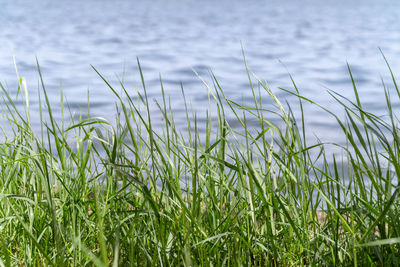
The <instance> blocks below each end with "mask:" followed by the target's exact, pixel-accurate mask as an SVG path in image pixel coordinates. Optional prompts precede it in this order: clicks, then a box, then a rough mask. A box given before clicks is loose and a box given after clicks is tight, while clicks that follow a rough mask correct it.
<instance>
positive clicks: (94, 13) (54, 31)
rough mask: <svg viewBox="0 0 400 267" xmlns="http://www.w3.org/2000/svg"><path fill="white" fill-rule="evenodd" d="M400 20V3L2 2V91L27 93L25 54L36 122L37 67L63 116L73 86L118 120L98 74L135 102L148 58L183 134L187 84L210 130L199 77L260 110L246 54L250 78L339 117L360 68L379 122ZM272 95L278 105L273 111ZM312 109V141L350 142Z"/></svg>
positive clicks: (156, 91)
mask: <svg viewBox="0 0 400 267" xmlns="http://www.w3.org/2000/svg"><path fill="white" fill-rule="evenodd" d="M399 16H400V2H398V1H394V0H383V1H374V0H363V1H359V0H352V1H344V0H339V1H336V0H335V1H333V0H326V1H316V0H315V1H313V0H309V1H308V0H285V1H270V0H253V1H251V0H248V1H235V0H229V1H228V0H218V1H217V0H196V1H194V0H154V1H145V0H142V1H140V0H133V1H123V0H114V1H111V0H87V1H76V0H70V1H51V0H36V1H25V0H14V1H6V0H0V43H1V46H0V81H1V83H2V84H3V86H4V87H6V89H7V90H8V91H9V92H11V94H12V95H15V94H16V92H17V84H18V80H17V78H16V77H17V76H16V74H15V68H14V63H13V55H15V58H16V63H17V67H18V71H19V74H20V76H23V77H25V78H26V79H27V84H28V89H29V93H30V99H31V106H32V111H31V112H32V116H33V117H34V116H35V114H36V115H37V112H38V110H39V107H38V100H37V99H38V98H37V88H38V82H39V76H38V72H37V67H36V59H35V58H36V57H37V59H38V61H39V63H40V66H41V70H42V72H43V77H44V81H45V86H46V88H47V90H48V94H49V96H50V99H51V101H52V103H53V104H54V106H55V115H56V117H57V118H61V117H60V116H61V115H60V112H59V111H57V107H59V101H60V86H61V85H62V87H63V91H64V93H65V96H66V99H65V100H66V101H67V102H68V103H69V105H70V107H71V110H72V111H73V112H76V113H80V112H86V110H87V97H88V96H89V97H90V103H91V104H90V110H91V111H90V112H91V115H93V116H103V117H106V118H107V119H112V118H113V116H114V115H115V102H116V99H115V98H113V97H112V94H111V92H110V90H109V89H107V86H106V85H105V84H104V82H103V81H102V80H101V79H100V78H99V77H98V75H97V74H96V73H95V71H94V70H93V69H92V68H91V66H90V65H93V66H94V67H95V68H97V69H98V71H99V72H100V73H102V75H104V76H105V77H106V78H107V79H108V80H109V81H110V82H111V84H113V85H115V87H116V88H117V89H118V90H119V88H120V86H119V80H122V79H123V80H124V83H125V86H126V88H127V89H128V90H129V92H131V93H132V95H135V90H136V89H135V88H137V87H139V88H140V75H139V73H138V68H137V62H136V57H138V58H139V60H140V63H141V66H142V70H143V73H144V78H145V81H146V86H147V89H148V94H149V97H150V98H151V99H155V100H160V92H161V91H160V82H159V80H160V74H161V76H162V79H163V83H164V88H165V91H166V94H167V96H169V97H170V99H171V105H172V108H173V110H174V111H175V119H176V123H177V126H178V127H179V128H181V129H184V128H186V118H185V113H184V105H183V98H182V95H181V85H180V84H181V83H182V85H183V88H184V90H185V94H186V97H187V99H188V100H189V101H190V102H191V103H192V106H193V109H194V111H195V112H196V113H197V117H198V118H199V120H200V122H201V121H202V120H204V118H205V111H206V109H207V106H208V98H207V91H206V89H205V86H204V85H203V84H202V82H201V81H200V79H199V78H198V77H196V75H195V74H194V72H193V70H195V71H196V72H198V73H199V74H200V75H201V76H203V77H204V79H205V80H206V81H210V77H209V76H210V72H211V71H212V72H213V73H214V74H215V75H216V77H217V78H218V80H219V83H220V85H221V87H222V88H223V89H224V90H225V93H226V94H227V95H228V96H229V97H230V98H231V99H232V100H235V101H238V102H240V103H243V104H245V105H251V103H252V94H251V90H250V86H249V81H248V78H247V74H246V69H245V65H244V60H243V56H242V48H241V45H243V48H244V52H245V55H246V59H247V63H248V66H249V68H250V70H251V71H252V72H254V73H255V74H256V75H257V76H258V77H259V78H261V79H263V80H264V79H265V80H266V81H267V82H268V84H269V85H270V87H271V88H272V89H273V91H274V92H275V93H276V94H277V95H278V96H280V97H282V99H287V100H288V101H289V103H291V105H293V106H295V105H296V102H293V103H292V101H294V100H295V99H294V97H292V96H290V95H288V94H287V93H284V92H283V91H281V90H279V89H278V88H279V87H283V88H286V89H290V90H292V89H293V85H292V84H291V80H290V77H289V73H290V74H291V75H293V77H294V80H295V82H296V84H297V86H298V88H299V90H300V92H301V93H302V94H303V95H305V96H307V97H310V98H311V99H313V100H315V101H317V102H318V103H320V104H322V105H325V106H327V107H329V108H330V109H332V110H333V111H334V112H336V113H338V114H340V113H341V112H342V111H341V108H340V107H338V105H335V104H334V101H333V99H332V97H331V96H329V94H328V93H327V90H333V91H336V92H338V93H340V94H342V95H344V96H346V97H350V98H351V99H354V98H353V96H352V95H353V92H352V85H351V80H350V78H349V74H348V71H347V66H346V64H347V62H348V63H349V64H350V67H351V69H352V72H353V75H354V77H355V81H356V83H357V86H358V89H359V90H360V94H361V99H362V101H363V102H364V103H365V105H366V107H367V109H369V110H370V111H372V112H375V113H376V114H378V115H379V114H382V113H384V110H383V108H384V107H385V106H386V104H385V102H384V93H383V86H382V79H383V80H384V81H385V82H387V83H388V87H389V88H392V87H393V86H392V83H391V82H390V73H389V71H388V69H387V67H386V66H385V62H384V59H383V57H382V55H381V53H380V51H379V48H380V49H382V51H383V53H384V54H385V56H386V57H387V58H388V60H389V62H390V64H391V67H392V69H393V70H394V73H395V75H396V74H397V73H398V72H399V71H400V62H399V60H398V59H399V56H400V17H399ZM210 83H211V85H212V82H211V81H210ZM264 95H265V100H264V103H265V105H266V107H267V105H268V104H272V101H270V100H269V99H268V97H267V95H266V93H265V94H264ZM394 102H395V105H394V107H395V109H397V108H399V107H400V106H399V104H398V101H396V100H395V101H394ZM19 104H20V105H22V102H20V103H19ZM151 110H152V113H154V116H153V118H154V122H155V126H156V127H162V126H161V125H162V123H163V122H162V120H161V115H160V114H159V112H157V108H156V105H155V104H154V102H153V101H152V106H151ZM294 110H296V108H294ZM305 111H306V120H307V127H308V130H309V132H310V133H311V134H312V135H313V134H315V135H317V136H319V137H321V138H322V139H323V140H330V141H334V142H341V135H342V134H341V133H340V134H339V133H337V131H334V130H332V129H334V127H336V124H335V122H334V120H333V119H332V118H331V117H330V116H329V115H328V114H326V113H324V112H321V111H320V110H319V109H317V108H315V107H313V106H312V105H309V104H307V105H306V107H305ZM227 115H228V122H229V121H231V123H232V124H234V120H233V116H232V114H229V113H228V114H227ZM271 120H273V118H271ZM34 127H37V128H38V129H39V127H40V124H39V123H36V124H34ZM200 128H201V125H200Z"/></svg>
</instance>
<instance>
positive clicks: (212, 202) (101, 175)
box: [0, 65, 400, 266]
mask: <svg viewBox="0 0 400 267" xmlns="http://www.w3.org/2000/svg"><path fill="white" fill-rule="evenodd" d="M139 69H140V65H139ZM246 69H247V66H246ZM38 70H39V77H40V80H41V88H40V90H39V99H40V104H39V106H40V107H42V106H43V107H44V108H43V109H41V110H40V118H41V120H42V121H41V125H42V129H41V131H40V133H37V131H34V130H33V129H32V128H31V119H30V113H29V96H28V91H27V90H26V85H25V80H24V79H23V78H19V88H18V92H19V93H20V94H19V95H20V96H18V99H19V98H21V95H22V96H23V97H24V98H23V99H24V101H25V102H24V103H25V104H24V105H23V107H22V108H18V107H17V106H16V104H15V101H16V99H15V98H14V97H12V96H11V95H10V94H9V93H7V91H6V90H5V88H4V87H3V86H1V87H2V89H3V94H2V97H3V120H4V124H5V126H4V128H3V131H4V142H3V143H1V145H0V177H1V179H0V190H1V191H0V242H1V244H0V248H1V249H0V265H1V266H14V265H23V266H31V265H36V266H44V265H54V266H65V265H68V266H85V265H89V266H92V265H95V266H192V265H193V266H210V265H213V266H227V265H229V266H240V265H255V266H291V265H297V266H299V265H300V266H301V265H311V266H314V265H321V266H331V265H349V266H350V265H353V266H365V265H371V266H374V265H379V266H396V265H399V264H400V257H399V256H398V255H400V220H399V218H400V206H399V196H398V195H399V194H398V193H399V187H398V185H399V179H400V162H399V161H400V138H399V128H398V124H399V120H398V117H397V114H396V112H397V110H395V109H394V108H393V106H392V102H391V98H392V95H395V97H400V92H399V88H398V86H397V83H396V81H395V79H394V76H393V74H392V77H393V82H392V86H393V88H394V89H395V90H394V92H390V91H389V89H388V88H387V87H386V85H383V88H384V90H383V92H384V94H385V96H386V100H387V105H386V106H387V110H386V116H385V117H380V116H377V115H374V114H372V113H370V112H368V111H367V110H365V109H364V107H363V105H362V103H361V101H360V97H359V95H358V90H357V87H356V84H355V82H354V79H353V77H352V74H351V70H350V68H349V79H351V81H352V82H353V86H354V88H353V89H354V94H355V101H354V102H352V101H350V100H349V99H345V98H343V97H341V96H339V95H337V94H334V93H332V97H334V98H335V99H336V101H337V102H338V103H339V104H341V105H342V106H343V110H344V111H345V116H344V117H339V116H337V115H335V114H334V113H332V112H330V111H329V110H327V109H326V108H325V107H322V106H320V108H321V110H324V111H325V112H326V115H327V116H333V117H334V118H335V119H336V121H337V129H336V130H337V131H342V132H343V134H344V136H345V138H346V144H347V145H345V146H341V147H340V149H341V151H342V155H343V157H338V156H335V155H332V153H330V152H329V150H328V148H326V145H325V144H323V143H314V144H309V143H308V142H307V141H306V140H307V138H306V134H307V131H306V129H305V123H304V120H305V118H306V117H307V114H305V113H304V112H303V105H304V104H307V105H309V104H313V105H317V106H318V104H317V103H315V102H313V101H312V100H310V99H307V98H305V97H304V96H302V95H300V94H299V91H298V89H297V87H296V84H295V83H294V82H293V90H290V91H289V90H287V89H282V90H285V91H286V92H287V93H290V94H292V95H295V96H297V99H298V105H299V110H300V111H301V112H300V119H296V117H295V116H294V114H293V111H292V110H293V109H291V107H290V106H288V105H286V104H282V102H281V100H280V99H278V98H277V97H276V96H275V95H274V94H273V92H272V91H271V89H270V88H269V87H268V85H267V84H266V83H265V82H263V81H261V80H259V79H258V78H257V77H256V76H255V75H253V74H252V73H251V72H250V71H248V69H247V71H248V75H249V90H251V91H252V93H253V96H254V105H252V106H243V105H241V104H239V103H236V102H234V101H232V100H230V99H229V98H228V97H226V95H225V93H224V91H223V90H222V88H220V85H219V83H218V81H217V79H216V78H215V77H214V76H213V75H212V76H211V78H212V81H213V83H212V86H210V85H208V84H207V83H206V82H204V81H203V82H204V86H205V87H206V88H207V90H208V93H209V105H210V106H209V110H216V114H211V111H209V112H208V113H207V119H206V120H205V122H204V124H202V125H199V122H198V120H197V118H196V114H194V113H193V112H192V111H191V109H190V108H189V107H187V109H186V115H187V131H184V132H183V133H181V132H179V131H178V130H177V127H176V125H175V123H174V117H173V116H174V114H173V112H171V106H170V104H169V101H168V98H167V97H166V95H165V93H164V90H163V86H162V81H161V83H160V84H161V94H162V102H160V103H159V104H158V106H159V112H160V113H161V114H162V116H163V118H164V122H165V126H164V127H163V128H162V129H159V128H157V129H155V128H153V126H152V125H153V124H152V120H151V116H150V111H149V104H148V103H149V100H148V97H147V93H146V87H145V83H144V79H143V75H142V72H141V70H140V75H141V78H142V88H141V90H139V91H140V92H141V93H137V95H136V96H135V98H133V97H131V96H132V93H133V92H131V91H129V90H128V89H126V88H125V86H124V84H123V82H121V83H120V84H119V85H117V86H113V85H111V84H109V83H108V82H107V81H106V80H105V79H104V78H103V76H102V75H101V74H100V73H98V74H99V79H103V80H104V82H105V83H106V84H107V86H108V87H109V88H110V90H112V92H114V93H115V96H116V101H117V107H116V111H115V114H116V116H115V118H116V121H114V122H109V121H107V120H105V119H103V118H97V117H90V116H89V117H87V118H85V119H83V118H81V119H79V118H77V117H74V116H72V115H71V116H69V119H68V120H67V119H65V120H63V121H56V120H55V119H54V117H53V115H52V114H53V113H52V108H51V106H50V103H49V100H48V97H47V93H46V89H45V85H44V83H43V79H42V74H41V72H40V68H39V66H38ZM95 71H96V72H97V70H95ZM389 71H390V73H391V70H390V67H389ZM263 94H267V95H268V96H269V97H270V98H271V99H272V100H273V101H274V103H275V105H274V106H275V109H273V110H272V111H268V110H267V109H266V108H265V106H264V105H263V102H262V97H261V96H262V95H263ZM60 103H61V105H60V108H61V113H62V114H63V116H64V114H68V113H69V110H68V107H64V100H63V98H62V91H61V100H60ZM268 109H271V107H270V106H268ZM226 112H229V113H230V114H234V115H235V116H236V120H237V121H236V122H237V123H238V124H239V125H240V126H239V127H235V128H232V127H230V125H229V124H228V123H227V120H226V117H225V113H226ZM271 114H273V115H275V116H276V115H278V116H279V118H280V122H279V123H272V122H271V121H269V116H270V115H271ZM297 115H299V114H297ZM213 118H216V119H213ZM250 121H251V124H249V122H250ZM254 122H257V124H258V126H257V127H254ZM250 125H251V126H250ZM200 128H201V129H204V130H202V131H200V130H199V129H200Z"/></svg>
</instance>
